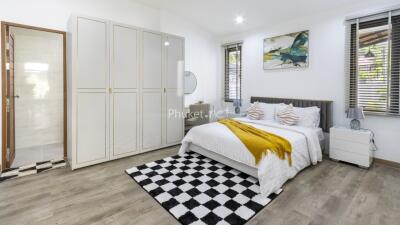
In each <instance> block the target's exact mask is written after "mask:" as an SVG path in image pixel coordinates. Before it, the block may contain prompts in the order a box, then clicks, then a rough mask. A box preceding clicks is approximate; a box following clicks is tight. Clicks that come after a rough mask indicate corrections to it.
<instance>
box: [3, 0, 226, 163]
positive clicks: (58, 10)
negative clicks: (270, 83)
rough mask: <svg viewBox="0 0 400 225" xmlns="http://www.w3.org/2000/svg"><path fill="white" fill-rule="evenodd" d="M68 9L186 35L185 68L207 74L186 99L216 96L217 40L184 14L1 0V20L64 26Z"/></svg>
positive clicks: (71, 0) (123, 1)
mask: <svg viewBox="0 0 400 225" xmlns="http://www.w3.org/2000/svg"><path fill="white" fill-rule="evenodd" d="M71 13H76V14H82V15H87V16H93V17H98V18H103V19H109V20H113V21H116V22H121V23H125V24H130V25H134V26H139V27H143V28H147V29H152V30H161V31H164V32H168V33H172V34H177V35H180V36H183V37H185V39H186V59H187V62H186V67H187V68H186V69H187V70H192V71H193V72H195V73H196V75H197V76H201V77H205V78H206V79H204V80H203V79H201V80H200V81H199V88H198V89H197V91H196V93H195V94H193V95H190V96H188V97H187V98H186V101H187V102H188V103H193V102H196V101H198V100H204V101H207V102H210V101H213V100H215V95H216V94H215V93H216V90H217V86H218V84H216V83H215V82H214V81H215V80H217V79H218V74H219V73H218V72H216V71H218V63H217V61H216V60H215V59H216V58H217V53H218V50H217V49H218V48H217V47H215V46H216V45H215V43H217V41H213V39H212V35H211V34H210V33H209V32H208V31H206V30H204V29H201V28H199V27H198V26H197V25H195V24H192V23H191V22H190V20H188V19H186V18H185V19H184V18H180V17H179V16H176V15H172V14H168V13H167V12H165V11H162V10H159V9H156V8H152V7H149V6H146V5H142V4H140V3H136V2H134V1H132V0H113V1H110V0H35V1H32V0H2V1H1V7H0V20H1V21H8V22H14V23H21V24H26V25H32V26H38V27H46V28H51V29H58V30H67V21H68V19H69V17H70V15H71ZM161 17H162V18H161ZM161 28H162V29H161ZM214 50H216V51H215V53H214V52H213V51H214ZM213 79H214V80H213ZM207 80H208V81H209V83H208V81H207ZM207 85H208V86H207ZM213 85H214V86H213ZM0 86H1V85H0ZM210 90H211V91H210ZM203 96H204V97H203ZM0 113H1V112H0ZM0 116H1V115H0ZM0 144H1V140H0ZM0 161H1V154H0Z"/></svg>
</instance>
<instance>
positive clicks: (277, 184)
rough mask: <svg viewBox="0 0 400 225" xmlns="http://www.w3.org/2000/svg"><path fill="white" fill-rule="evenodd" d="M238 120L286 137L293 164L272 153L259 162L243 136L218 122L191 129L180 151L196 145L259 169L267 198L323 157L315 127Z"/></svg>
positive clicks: (183, 151)
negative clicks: (239, 136)
mask: <svg viewBox="0 0 400 225" xmlns="http://www.w3.org/2000/svg"><path fill="white" fill-rule="evenodd" d="M236 120H238V121H240V122H243V123H246V124H249V125H251V126H254V127H256V128H258V129H261V130H264V131H267V132H270V133H274V134H277V135H279V136H281V137H283V138H285V139H287V140H288V141H289V142H290V143H291V145H292V166H291V167H290V166H289V164H288V161H287V160H281V159H279V158H278V157H277V156H276V155H275V154H273V153H270V154H268V155H267V156H266V157H264V158H263V159H262V160H261V161H260V163H259V164H258V165H256V164H255V159H254V156H253V155H252V154H251V153H250V152H249V151H248V149H247V148H246V146H245V145H244V144H243V143H242V142H241V141H240V139H239V138H238V137H236V135H235V134H233V133H232V132H231V131H230V130H229V129H228V128H227V127H226V126H224V125H223V124H220V123H217V122H216V123H209V124H205V125H201V126H197V127H194V128H192V129H191V130H190V131H189V132H188V133H187V135H186V136H185V137H184V139H183V140H182V146H181V148H180V150H179V154H184V153H185V152H187V151H189V148H190V145H191V144H195V145H197V146H200V147H202V148H204V149H207V150H209V151H212V152H215V153H217V154H220V155H223V156H225V157H227V158H229V159H231V160H234V161H237V162H240V163H244V164H246V165H248V166H251V167H254V168H257V171H258V179H259V182H260V193H261V195H262V196H263V197H268V196H269V195H270V194H271V193H273V192H275V191H277V190H279V189H280V188H281V187H282V186H283V184H284V183H285V182H286V181H287V180H289V179H291V178H293V177H294V176H295V175H296V174H297V173H298V172H299V171H301V170H302V169H304V168H305V167H307V166H309V165H311V164H314V165H315V164H316V163H317V162H318V161H321V160H322V151H321V146H320V143H319V137H318V132H317V131H316V129H312V128H306V127H300V126H285V125H280V124H279V123H277V122H275V121H269V120H249V119H247V118H236Z"/></svg>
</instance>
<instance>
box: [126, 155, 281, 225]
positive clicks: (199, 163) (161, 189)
mask: <svg viewBox="0 0 400 225" xmlns="http://www.w3.org/2000/svg"><path fill="white" fill-rule="evenodd" d="M126 172H127V174H129V175H130V176H131V177H132V178H133V179H134V180H135V181H136V182H137V183H138V184H139V185H140V186H141V187H142V188H143V189H144V190H146V191H147V192H148V193H149V194H150V195H151V196H152V197H153V198H155V199H156V200H157V201H158V202H159V203H160V204H161V206H163V207H164V208H165V209H166V210H168V211H169V212H170V213H171V214H172V215H173V216H174V217H175V218H176V219H177V220H178V221H179V222H180V223H181V224H183V225H188V224H193V225H194V224H196V225H200V224H203V225H211V224H218V225H223V224H235V225H236V224H237V225H239V224H245V223H246V222H247V221H248V220H250V219H251V218H252V217H253V216H254V215H255V214H256V213H257V212H259V211H260V210H261V209H263V208H264V207H265V206H266V205H267V204H269V203H270V202H271V201H272V200H273V199H274V198H275V197H276V196H278V195H279V194H280V192H281V191H282V190H279V191H278V192H276V193H273V194H271V195H270V196H269V197H268V198H261V197H260V195H259V184H258V181H257V180H256V179H255V178H253V177H251V176H249V175H247V174H244V173H242V172H239V171H237V170H235V169H232V168H231V167H229V166H226V165H223V164H221V163H218V162H216V161H214V160H211V159H209V158H206V157H204V156H202V155H199V154H197V153H187V154H185V155H184V156H183V157H181V156H173V157H168V158H165V159H161V160H158V161H155V162H150V163H147V164H145V165H141V166H137V167H133V168H131V169H128V170H126Z"/></svg>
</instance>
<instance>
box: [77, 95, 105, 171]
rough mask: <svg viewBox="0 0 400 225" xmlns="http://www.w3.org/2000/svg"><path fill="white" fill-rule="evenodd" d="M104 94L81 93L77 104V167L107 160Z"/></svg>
mask: <svg viewBox="0 0 400 225" xmlns="http://www.w3.org/2000/svg"><path fill="white" fill-rule="evenodd" d="M106 95H107V94H106V93H104V92H81V93H79V94H78V102H77V112H78V113H77V114H78V115H77V121H76V123H77V131H76V133H77V155H76V156H77V158H76V163H77V164H78V166H85V165H91V164H95V163H99V162H104V161H107V160H108V149H107V141H106V140H107V124H106V120H105V118H106V114H107V112H106V105H107V100H106V98H107V96H106Z"/></svg>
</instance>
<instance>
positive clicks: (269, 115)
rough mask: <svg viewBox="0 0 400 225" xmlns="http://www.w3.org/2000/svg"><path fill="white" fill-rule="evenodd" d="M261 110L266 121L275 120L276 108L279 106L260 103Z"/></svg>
mask: <svg viewBox="0 0 400 225" xmlns="http://www.w3.org/2000/svg"><path fill="white" fill-rule="evenodd" d="M258 105H259V106H260V108H261V110H262V111H263V112H264V117H263V119H264V120H274V118H275V107H276V106H277V105H279V104H271V103H263V102H259V103H258Z"/></svg>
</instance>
